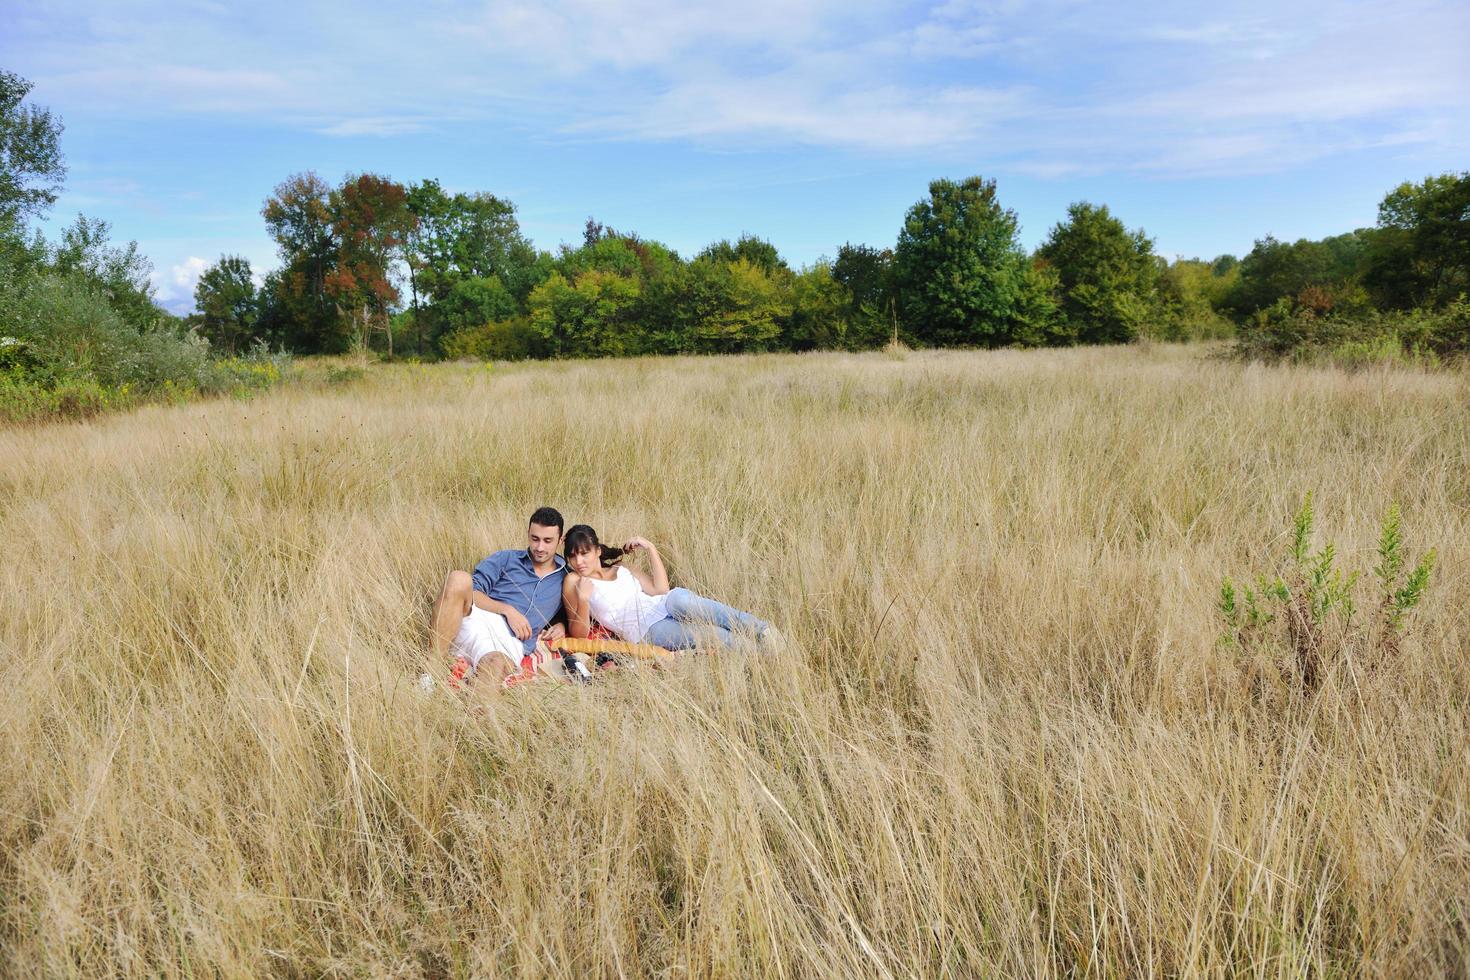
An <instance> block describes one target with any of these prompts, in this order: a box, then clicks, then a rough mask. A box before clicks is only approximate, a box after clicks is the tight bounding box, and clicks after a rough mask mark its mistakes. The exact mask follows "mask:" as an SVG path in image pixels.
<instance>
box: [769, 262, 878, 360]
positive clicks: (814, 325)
mask: <svg viewBox="0 0 1470 980" xmlns="http://www.w3.org/2000/svg"><path fill="white" fill-rule="evenodd" d="M851 311H852V294H851V293H850V292H848V289H847V287H846V286H844V285H843V284H842V283H840V282H838V281H837V279H835V278H834V277H833V275H832V265H831V263H828V262H818V263H816V264H815V265H813V266H811V267H810V268H806V269H802V270H801V271H800V272H798V273H797V274H796V276H795V277H794V278H793V279H792V284H791V316H790V318H789V321H788V323H787V327H786V331H785V335H784V337H783V340H784V343H783V346H785V347H787V348H789V349H791V350H817V349H823V350H851V349H853V348H855V347H870V346H874V345H873V344H872V343H865V342H864V340H866V338H859V337H858V336H856V332H855V331H852V330H850V329H849V328H850V327H851V326H852V324H853V320H852V317H851Z"/></svg>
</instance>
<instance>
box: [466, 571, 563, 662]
mask: <svg viewBox="0 0 1470 980" xmlns="http://www.w3.org/2000/svg"><path fill="white" fill-rule="evenodd" d="M551 563H552V564H553V565H555V566H556V567H555V569H554V570H553V571H551V572H548V573H547V574H546V575H545V576H544V577H541V578H538V577H537V576H536V566H534V565H533V564H532V563H531V555H530V552H528V551H526V549H524V548H521V549H515V548H509V549H507V550H505V551H497V552H495V554H493V555H491V556H490V557H489V558H486V559H485V560H484V561H482V562H480V564H478V565H476V566H475V573H474V576H473V578H474V580H475V590H476V591H478V592H483V593H485V594H486V595H487V596H489V597H490V598H492V599H494V600H495V601H497V602H503V603H505V604H506V605H507V606H510V607H511V608H512V609H514V610H515V611H516V612H518V613H520V614H521V615H522V616H525V617H526V621H527V622H529V623H530V624H531V638H530V639H528V640H526V641H525V647H526V652H527V653H530V652H532V651H533V650H535V649H536V634H537V633H540V632H541V631H542V630H543V629H545V627H546V624H547V623H549V622H551V619H552V617H553V616H555V615H556V613H557V610H559V609H560V608H561V583H562V581H563V580H564V579H565V578H566V577H567V563H566V561H565V559H563V558H562V557H561V555H552V556H551Z"/></svg>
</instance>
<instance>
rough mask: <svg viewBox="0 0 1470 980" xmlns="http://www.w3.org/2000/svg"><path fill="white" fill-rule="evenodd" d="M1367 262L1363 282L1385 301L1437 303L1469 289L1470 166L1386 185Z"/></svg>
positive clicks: (1407, 304) (1405, 305)
mask: <svg viewBox="0 0 1470 980" xmlns="http://www.w3.org/2000/svg"><path fill="white" fill-rule="evenodd" d="M1365 265H1366V269H1365V273H1364V277H1363V278H1364V282H1365V284H1366V285H1367V286H1368V288H1369V289H1370V290H1371V291H1372V292H1373V294H1374V295H1375V296H1376V297H1377V298H1378V300H1379V302H1380V303H1382V304H1383V305H1385V306H1390V307H1396V308H1400V309H1408V308H1411V307H1419V306H1422V307H1439V306H1443V305H1445V304H1446V303H1449V302H1451V301H1452V300H1454V299H1455V298H1456V297H1457V296H1459V295H1460V294H1461V293H1464V292H1466V291H1470V172H1466V173H1461V174H1441V175H1439V176H1437V177H1426V178H1425V179H1424V181H1423V182H1422V183H1418V184H1415V183H1410V182H1405V183H1403V184H1400V185H1399V186H1398V187H1396V188H1394V189H1393V190H1392V191H1390V192H1389V193H1388V194H1387V195H1386V196H1385V197H1384V199H1383V202H1382V203H1381V204H1379V205H1378V229H1377V231H1376V233H1375V234H1374V236H1373V239H1372V242H1371V244H1370V245H1369V247H1368V249H1367V256H1366V258H1365Z"/></svg>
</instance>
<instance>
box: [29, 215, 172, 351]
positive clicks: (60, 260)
mask: <svg viewBox="0 0 1470 980" xmlns="http://www.w3.org/2000/svg"><path fill="white" fill-rule="evenodd" d="M111 231H112V226H111V225H109V224H108V223H107V222H106V221H103V220H101V219H100V218H88V217H87V216H86V215H83V214H79V215H77V220H76V221H75V222H74V223H73V224H72V225H71V226H70V227H68V228H66V229H65V230H64V231H63V232H62V233H61V242H60V243H59V244H58V245H57V246H56V249H55V251H54V252H53V253H52V256H51V265H52V268H53V269H55V270H56V271H57V272H59V273H62V274H63V275H66V274H78V275H80V276H82V277H84V278H85V279H86V280H87V281H88V282H89V283H90V284H91V285H92V286H93V287H94V288H97V289H100V290H101V291H102V294H103V295H104V296H105V297H106V299H107V304H108V305H109V306H110V307H112V309H113V311H114V312H116V313H117V315H118V317H119V318H120V319H121V320H122V321H123V322H124V323H126V324H128V325H129V326H131V327H132V328H133V329H134V330H138V331H144V330H149V329H151V328H153V327H155V326H157V325H158V324H159V322H160V320H161V319H162V317H163V315H164V313H163V311H162V310H160V309H159V308H158V306H157V304H155V303H154V302H153V263H152V262H149V261H148V259H147V257H146V256H144V255H142V254H140V253H139V252H138V243H137V242H128V244H127V245H126V246H125V247H121V248H119V247H118V246H115V245H112V244H111V243H110V242H109V241H108V236H109V233H110V232H111Z"/></svg>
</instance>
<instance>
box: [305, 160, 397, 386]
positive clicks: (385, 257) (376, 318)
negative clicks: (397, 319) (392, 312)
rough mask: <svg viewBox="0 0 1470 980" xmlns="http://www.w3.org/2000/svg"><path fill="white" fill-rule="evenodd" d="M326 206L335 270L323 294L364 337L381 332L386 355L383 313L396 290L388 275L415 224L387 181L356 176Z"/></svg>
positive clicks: (390, 349) (386, 325) (389, 338)
mask: <svg viewBox="0 0 1470 980" xmlns="http://www.w3.org/2000/svg"><path fill="white" fill-rule="evenodd" d="M330 205H331V212H332V228H333V231H334V232H335V233H336V237H337V243H338V245H337V249H338V253H337V265H336V268H335V269H334V270H332V272H331V273H330V274H329V275H328V276H327V277H326V279H325V282H324V288H325V290H326V293H327V295H328V296H330V297H332V299H333V301H334V302H335V303H336V304H337V308H338V309H339V310H340V311H341V312H342V314H343V315H344V316H346V317H347V318H348V319H349V320H350V321H353V322H354V323H355V325H356V326H355V329H356V330H360V331H361V333H362V336H363V337H364V338H366V337H367V336H368V335H369V334H370V333H371V332H372V331H373V330H382V331H383V332H384V333H385V334H386V335H387V341H388V356H389V357H392V356H393V331H392V328H391V327H390V325H389V320H388V310H389V308H390V307H391V306H392V305H393V304H394V303H396V302H397V301H398V290H397V288H396V287H395V286H394V285H393V282H392V280H391V279H390V273H391V270H392V266H393V263H394V261H395V260H396V259H397V258H398V256H399V254H400V250H401V249H402V248H403V245H404V243H405V242H406V241H407V240H408V236H409V234H410V233H412V231H413V230H414V228H415V227H416V226H417V224H418V219H417V218H416V217H415V216H414V214H413V212H412V211H410V210H409V207H408V192H407V190H406V189H405V188H404V186H403V185H402V184H399V183H397V182H396V181H393V180H391V179H389V178H387V177H379V176H377V175H376V174H359V175H357V176H355V177H354V176H349V177H348V178H347V179H346V180H344V181H343V182H342V186H341V187H339V188H337V189H336V190H334V191H332V193H331V197H330Z"/></svg>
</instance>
